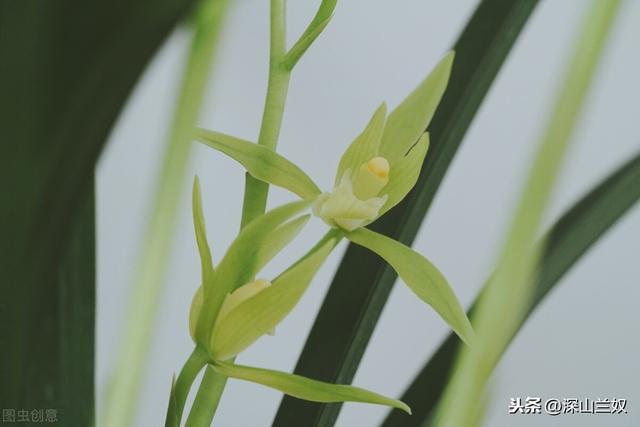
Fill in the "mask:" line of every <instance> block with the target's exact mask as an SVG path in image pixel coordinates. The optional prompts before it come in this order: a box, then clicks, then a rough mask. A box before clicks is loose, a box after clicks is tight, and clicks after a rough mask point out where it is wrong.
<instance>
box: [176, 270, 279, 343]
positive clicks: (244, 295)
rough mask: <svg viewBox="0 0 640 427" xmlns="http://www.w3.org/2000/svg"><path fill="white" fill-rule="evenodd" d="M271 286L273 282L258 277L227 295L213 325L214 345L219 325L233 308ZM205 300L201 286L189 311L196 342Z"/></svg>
mask: <svg viewBox="0 0 640 427" xmlns="http://www.w3.org/2000/svg"><path fill="white" fill-rule="evenodd" d="M269 286H271V282H269V281H268V280H265V279H258V280H255V281H253V282H249V283H247V284H244V285H242V286H240V287H239V288H238V289H236V290H235V291H233V292H231V293H230V294H228V295H227V297H226V298H225V300H224V303H222V307H221V308H220V312H219V313H218V317H217V318H216V323H215V325H214V327H213V332H212V334H211V340H212V343H211V345H212V346H213V342H214V339H213V336H214V335H215V331H216V327H217V325H219V324H220V323H221V322H222V321H223V320H224V318H225V317H226V316H227V315H228V314H229V313H230V312H231V310H233V309H234V308H236V307H237V306H238V305H239V304H240V303H242V302H243V301H246V300H248V299H249V298H251V297H252V296H254V295H256V294H257V293H258V292H260V291H262V290H263V289H265V288H267V287H269ZM203 300H204V294H203V291H202V286H200V287H199V288H198V290H197V291H196V293H195V294H194V295H193V300H192V302H191V310H190V311H189V332H190V333H191V338H192V339H193V341H194V342H195V341H196V327H197V325H198V318H199V316H200V312H201V311H202V302H203Z"/></svg>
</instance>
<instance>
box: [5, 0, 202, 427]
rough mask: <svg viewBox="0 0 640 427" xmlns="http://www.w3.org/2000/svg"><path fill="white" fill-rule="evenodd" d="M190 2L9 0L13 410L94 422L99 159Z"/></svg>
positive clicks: (8, 385)
mask: <svg viewBox="0 0 640 427" xmlns="http://www.w3.org/2000/svg"><path fill="white" fill-rule="evenodd" d="M191 3H192V2H191V1H190V0H163V1H158V0H141V1H137V2H130V1H124V0H114V1H110V2H84V1H79V0H57V1H40V0H20V1H2V2H0V52H1V56H2V61H1V64H0V93H1V94H2V95H1V96H0V117H2V125H1V126H0V141H2V143H1V144H0V159H2V160H3V162H2V163H3V166H2V168H0V183H1V184H0V185H1V188H0V193H1V194H2V195H3V205H2V208H1V209H0V236H2V238H1V239H0V240H1V242H0V259H2V271H3V279H2V285H1V291H2V292H1V293H2V303H0V313H1V314H0V325H1V326H0V339H1V340H2V342H3V343H4V344H3V350H2V352H0V353H1V356H0V378H2V380H1V381H0V402H2V406H3V407H4V408H57V410H58V413H59V415H60V418H61V423H62V424H64V425H65V426H69V427H73V426H82V427H86V426H88V425H91V423H92V422H93V409H94V404H93V396H94V383H93V379H94V376H93V366H94V296H95V294H94V292H95V290H94V286H95V277H94V276H95V259H94V246H95V241H94V233H95V230H94V208H93V204H94V191H93V185H94V181H93V174H94V166H95V163H96V160H97V158H98V156H99V153H100V151H101V149H102V146H103V144H104V142H105V140H106V138H107V136H108V134H109V132H110V130H111V128H112V125H113V123H114V122H115V120H116V118H117V116H118V114H119V112H120V111H121V109H122V106H123V104H124V103H125V101H126V99H127V97H128V96H129V93H130V92H131V89H132V88H133V86H134V84H135V82H136V81H137V79H138V77H139V76H140V74H141V73H142V71H143V70H144V68H145V67H146V65H147V63H148V62H149V60H150V59H151V57H152V56H153V54H154V53H155V51H156V49H157V48H158V47H159V46H160V44H161V43H162V42H163V40H164V38H165V37H166V36H167V34H168V33H169V32H170V31H171V30H172V29H173V27H174V25H175V24H176V22H177V21H178V20H179V19H180V17H181V16H182V15H183V14H184V13H185V11H186V8H187V7H188V6H189V5H190V4H191ZM150 11H152V13H150ZM43 349H46V351H43ZM78 402H82V404H78Z"/></svg>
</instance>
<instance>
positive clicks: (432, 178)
mask: <svg viewBox="0 0 640 427" xmlns="http://www.w3.org/2000/svg"><path fill="white" fill-rule="evenodd" d="M537 3H538V2H537V0H515V1H514V0H484V1H482V2H479V3H478V6H477V8H476V10H475V12H474V13H473V15H472V16H471V18H470V20H469V21H468V23H467V25H466V27H465V29H464V30H463V32H462V34H461V35H460V37H459V38H458V41H457V42H456V44H455V46H454V48H453V50H454V51H455V52H456V61H455V64H454V66H453V69H452V70H451V77H450V79H449V84H448V86H447V91H446V92H445V94H444V96H443V98H442V101H441V102H440V105H439V107H438V109H437V111H436V113H435V115H434V117H433V120H432V122H431V124H430V125H429V133H430V137H431V138H430V139H431V144H430V148H429V155H428V156H427V158H426V160H425V162H424V166H423V167H422V172H421V174H420V177H419V178H418V183H417V184H416V187H415V188H414V190H413V191H411V192H410V193H409V194H408V196H407V197H406V198H405V199H404V200H403V201H402V202H401V203H400V204H398V205H397V206H396V207H395V208H394V209H391V210H390V211H389V212H387V214H385V215H384V216H383V217H382V218H380V219H379V220H378V221H376V222H375V223H373V224H371V226H370V228H371V229H373V230H374V231H377V232H379V233H381V234H384V235H387V236H390V237H392V238H394V239H396V240H398V241H400V242H402V243H404V244H405V245H407V246H410V245H411V243H412V242H413V239H414V238H415V235H416V233H417V231H418V229H419V227H420V224H421V223H422V220H423V218H424V216H425V214H426V212H427V210H428V209H429V206H430V205H431V202H432V200H433V198H434V196H435V194H436V191H437V189H438V187H439V185H440V183H441V182H442V179H443V177H444V175H445V172H446V171H447V168H448V167H449V164H450V163H451V160H452V159H453V156H454V155H455V153H456V151H457V149H458V147H459V145H460V143H461V141H462V138H463V137H464V134H465V132H466V130H467V128H468V127H469V125H470V123H471V121H472V119H473V117H474V115H475V113H476V111H477V110H478V108H479V107H480V104H481V103H482V100H483V99H484V96H485V95H486V93H487V91H488V89H489V87H490V85H491V83H492V82H493V79H494V78H495V76H496V74H497V73H498V71H499V69H500V67H501V65H502V63H503V62H504V59H505V58H506V56H507V54H508V53H509V51H510V50H511V46H512V45H513V43H514V42H515V40H516V39H517V37H518V35H519V34H520V31H521V30H522V28H523V27H524V25H525V23H526V22H527V19H528V18H529V16H530V14H531V12H532V11H533V9H534V8H535V6H536V5H537ZM425 42H427V40H426V39H425ZM422 131H424V129H422ZM418 136H419V134H417V135H416V136H415V138H417V137H418ZM395 279H396V274H395V272H394V271H393V269H392V268H391V267H390V266H388V265H387V264H386V263H385V262H384V261H383V260H381V259H379V258H378V256H377V255H375V254H373V253H371V252H370V251H368V250H366V249H364V248H360V247H358V246H356V245H349V247H348V248H347V251H346V253H345V256H344V258H343V260H342V263H341V264H340V266H339V267H338V271H337V272H336V276H335V278H334V280H333V283H332V284H331V287H330V289H329V291H328V293H327V296H326V298H325V300H324V304H323V306H322V308H321V309H320V312H319V314H318V317H317V318H316V322H315V324H314V326H313V328H312V330H311V333H310V334H309V337H308V339H307V342H306V344H305V346H304V349H303V351H302V354H301V356H300V359H299V360H298V364H297V365H296V369H295V372H296V373H297V374H300V375H304V376H309V377H313V378H318V379H321V380H323V381H330V382H338V383H348V382H350V381H351V380H352V379H353V376H354V374H355V372H356V369H357V367H358V364H359V363H360V359H361V357H362V354H363V353H364V350H365V349H366V346H367V343H368V341H369V338H370V337H371V334H372V333H373V329H374V327H375V324H376V322H377V320H378V318H379V316H380V312H381V311H382V309H383V307H384V304H385V301H386V299H387V297H388V295H389V292H390V291H391V287H392V285H393V283H394V281H395ZM336 325H340V327H339V328H336ZM339 410H340V405H318V404H313V403H309V402H302V401H297V400H295V399H289V398H287V397H285V398H284V399H283V401H282V403H281V405H280V408H279V410H278V413H277V415H276V418H275V421H274V426H277V427H285V426H289V425H291V424H297V425H313V426H316V427H325V426H331V425H333V423H334V422H335V420H336V418H337V416H338V413H339Z"/></svg>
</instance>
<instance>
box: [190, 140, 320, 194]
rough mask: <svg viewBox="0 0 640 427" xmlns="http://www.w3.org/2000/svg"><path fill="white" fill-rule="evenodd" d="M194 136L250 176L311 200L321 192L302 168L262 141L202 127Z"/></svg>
mask: <svg viewBox="0 0 640 427" xmlns="http://www.w3.org/2000/svg"><path fill="white" fill-rule="evenodd" d="M196 139H198V140H199V141H200V142H203V143H204V144H206V145H208V146H209V147H212V148H214V149H216V150H218V151H220V152H222V153H224V154H226V155H227V156H229V157H231V158H232V159H234V160H236V161H237V162H238V163H240V164H241V165H242V166H244V167H245V168H246V169H247V171H248V172H249V173H250V174H251V175H252V176H253V177H255V178H257V179H259V180H261V181H264V182H267V183H269V184H273V185H277V186H278V187H282V188H286V189H287V190H289V191H291V192H293V193H295V194H297V195H298V196H300V197H301V198H302V199H303V200H313V199H314V198H315V197H316V196H318V195H319V194H320V190H319V189H318V187H317V186H316V184H315V183H314V182H313V180H311V178H309V177H308V176H307V174H305V173H304V172H303V171H302V169H300V168H299V167H298V166H296V165H295V164H293V163H291V162H290V161H289V160H287V159H286V158H284V157H282V156H281V155H279V154H278V153H276V152H275V151H274V150H272V149H269V148H267V147H265V146H263V145H258V144H253V143H251V142H249V141H244V140H242V139H239V138H235V137H233V136H229V135H225V134H223V133H220V132H212V131H206V130H202V129H200V130H198V131H197V133H196Z"/></svg>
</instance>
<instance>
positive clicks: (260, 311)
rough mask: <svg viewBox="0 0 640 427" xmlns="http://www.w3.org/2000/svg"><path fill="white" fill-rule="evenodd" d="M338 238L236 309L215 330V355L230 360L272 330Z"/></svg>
mask: <svg viewBox="0 0 640 427" xmlns="http://www.w3.org/2000/svg"><path fill="white" fill-rule="evenodd" d="M338 240H339V239H338V237H335V236H332V235H330V236H329V238H328V239H324V240H323V243H322V244H321V245H317V246H316V247H315V248H314V249H313V250H312V251H310V252H309V253H308V254H307V255H305V256H304V258H303V259H302V260H300V262H298V263H296V264H295V265H294V266H292V267H291V268H290V269H288V270H287V271H285V272H284V273H282V275H280V276H279V277H278V278H277V279H275V280H274V282H273V284H272V285H271V286H269V287H268V288H266V289H264V290H262V291H260V292H258V293H257V294H256V295H254V296H253V297H251V298H249V299H247V300H246V301H244V302H242V303H240V304H239V305H238V306H237V307H235V308H234V309H232V310H231V311H230V312H229V314H227V315H226V316H225V317H224V319H223V321H222V323H221V324H220V325H219V326H216V328H215V329H214V331H213V337H212V349H213V350H212V351H213V356H214V357H215V358H218V359H220V360H227V359H229V358H231V357H233V356H235V355H237V354H238V353H240V352H241V351H243V350H244V349H246V348H247V347H249V346H250V345H251V344H253V343H254V342H255V341H256V340H257V339H258V338H260V337H261V336H263V335H265V334H267V333H269V331H272V330H273V329H274V328H275V327H276V325H278V324H279V323H280V322H281V321H282V320H283V319H284V318H285V317H286V316H287V315H288V314H289V312H291V310H293V308H294V307H295V306H296V304H297V303H298V301H299V300H300V298H301V297H302V294H303V293H304V291H305V290H306V289H307V287H308V285H309V283H310V282H311V279H312V278H313V276H314V275H315V274H316V272H317V271H318V269H319V268H320V266H321V265H322V263H323V262H324V260H325V259H326V258H327V256H328V255H329V253H331V251H332V250H333V248H334V247H335V245H336V244H337V243H338Z"/></svg>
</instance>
